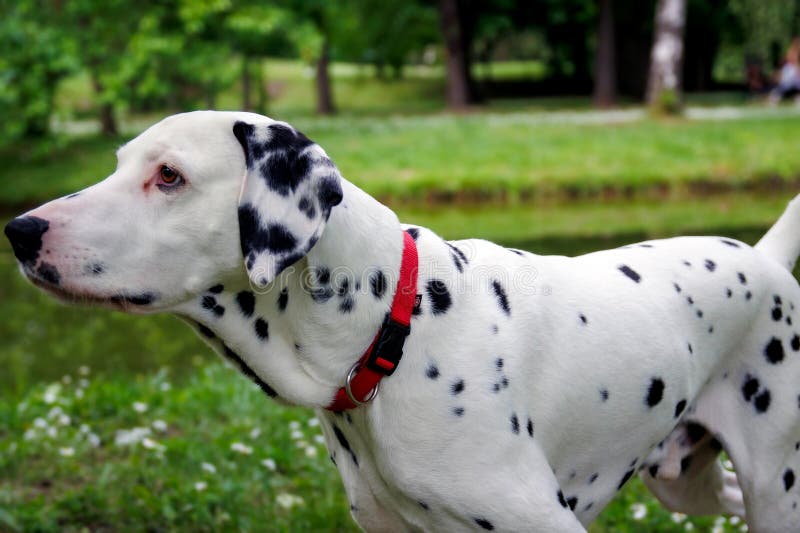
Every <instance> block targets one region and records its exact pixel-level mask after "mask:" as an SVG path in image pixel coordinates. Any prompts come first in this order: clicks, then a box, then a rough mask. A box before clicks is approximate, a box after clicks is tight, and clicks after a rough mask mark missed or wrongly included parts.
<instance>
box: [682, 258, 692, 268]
mask: <svg viewBox="0 0 800 533" xmlns="http://www.w3.org/2000/svg"><path fill="white" fill-rule="evenodd" d="M683 264H684V265H686V266H687V267H689V268H692V264H691V263H690V262H689V261H687V260H686V259H684V260H683Z"/></svg>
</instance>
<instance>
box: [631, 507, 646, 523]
mask: <svg viewBox="0 0 800 533" xmlns="http://www.w3.org/2000/svg"><path fill="white" fill-rule="evenodd" d="M631 513H632V514H633V519H634V520H641V519H643V518H644V517H645V516H647V507H646V506H645V505H644V504H643V503H634V504H633V505H631Z"/></svg>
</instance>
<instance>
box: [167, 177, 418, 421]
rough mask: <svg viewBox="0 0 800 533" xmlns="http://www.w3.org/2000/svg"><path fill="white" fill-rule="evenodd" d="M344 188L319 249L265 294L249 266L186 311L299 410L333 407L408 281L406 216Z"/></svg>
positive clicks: (227, 353) (215, 342) (216, 343)
mask: <svg viewBox="0 0 800 533" xmlns="http://www.w3.org/2000/svg"><path fill="white" fill-rule="evenodd" d="M342 188H343V191H344V198H343V201H342V203H341V204H339V205H338V206H337V207H335V208H334V209H333V210H332V212H331V216H330V218H329V220H328V223H327V226H326V229H325V231H324V232H323V234H322V236H321V238H320V239H319V241H318V242H317V244H316V245H315V246H314V248H312V250H311V251H310V252H309V253H308V254H307V256H306V257H305V258H303V259H301V260H300V261H298V262H297V263H296V264H294V265H292V266H291V267H289V268H287V269H286V270H285V271H284V272H283V273H281V274H280V275H279V276H278V278H277V279H276V280H275V281H273V282H272V283H270V284H269V285H268V286H267V287H265V288H264V289H263V290H253V289H252V288H251V287H250V286H249V281H248V279H247V276H246V274H245V273H244V269H242V270H241V272H239V273H237V274H236V275H235V276H232V277H231V279H228V280H221V283H220V284H219V285H221V286H222V288H221V289H220V286H219V285H217V286H214V287H211V288H209V291H206V292H204V293H202V294H200V295H199V297H198V298H199V300H198V299H193V300H192V301H191V302H188V303H187V304H185V305H183V306H181V307H182V308H181V309H179V310H178V313H179V314H180V315H183V316H184V317H188V318H190V319H191V320H192V321H194V322H197V323H198V325H197V327H198V330H199V332H200V334H201V336H202V337H203V338H204V340H206V341H207V342H208V343H209V344H210V345H211V346H212V347H213V348H214V349H215V350H216V351H218V352H219V353H220V354H221V355H223V356H224V357H226V358H227V359H229V360H231V362H233V364H234V366H238V367H239V369H240V370H241V371H242V372H243V373H244V374H246V375H249V376H250V377H251V378H252V379H254V380H255V381H257V382H258V381H261V382H262V383H265V384H267V387H268V388H267V389H266V390H269V389H274V390H275V392H276V393H277V395H278V397H279V398H280V399H281V400H283V401H285V402H287V403H290V404H295V405H303V406H308V407H325V406H327V405H328V404H329V403H330V401H331V399H332V398H333V396H334V395H335V393H336V391H337V390H338V389H339V387H341V386H342V385H343V384H344V379H345V376H346V375H347V372H348V370H349V369H350V368H351V366H352V365H353V364H354V363H355V362H356V361H358V359H359V358H360V357H361V356H362V355H363V353H364V352H365V351H366V349H367V348H368V346H369V345H370V343H371V342H372V340H373V338H374V337H375V334H376V333H377V332H378V329H379V328H380V326H381V323H382V321H383V319H384V316H385V314H386V313H387V311H388V310H389V308H390V306H391V302H392V297H393V295H394V292H395V289H396V286H397V280H398V278H399V271H400V262H401V257H402V250H403V237H402V230H401V227H400V223H399V221H398V220H397V216H396V215H395V214H394V213H393V212H392V211H391V210H390V209H389V208H388V207H386V206H384V205H382V204H381V203H379V202H378V201H376V200H375V199H373V198H372V197H370V196H369V195H367V194H366V193H365V192H363V191H362V190H360V189H359V188H358V187H356V186H355V185H353V184H351V183H349V182H347V181H345V180H342ZM212 289H213V290H212ZM249 295H250V296H249ZM251 302H252V305H251ZM262 388H264V385H263V384H262Z"/></svg>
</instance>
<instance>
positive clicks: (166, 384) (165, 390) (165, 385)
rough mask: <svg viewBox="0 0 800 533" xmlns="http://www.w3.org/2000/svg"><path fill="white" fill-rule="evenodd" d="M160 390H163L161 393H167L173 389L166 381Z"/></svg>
mask: <svg viewBox="0 0 800 533" xmlns="http://www.w3.org/2000/svg"><path fill="white" fill-rule="evenodd" d="M158 388H159V389H161V392H167V391H168V390H169V389H171V388H172V385H170V384H169V382H167V381H165V382H164V383H162V384H161V385H160V386H159V387H158Z"/></svg>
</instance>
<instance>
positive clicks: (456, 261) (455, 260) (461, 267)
mask: <svg viewBox="0 0 800 533" xmlns="http://www.w3.org/2000/svg"><path fill="white" fill-rule="evenodd" d="M450 257H451V258H452V259H453V264H454V265H455V266H456V270H458V271H459V272H464V265H462V264H461V260H460V259H459V258H458V256H457V255H456V254H455V253H453V252H450Z"/></svg>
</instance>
